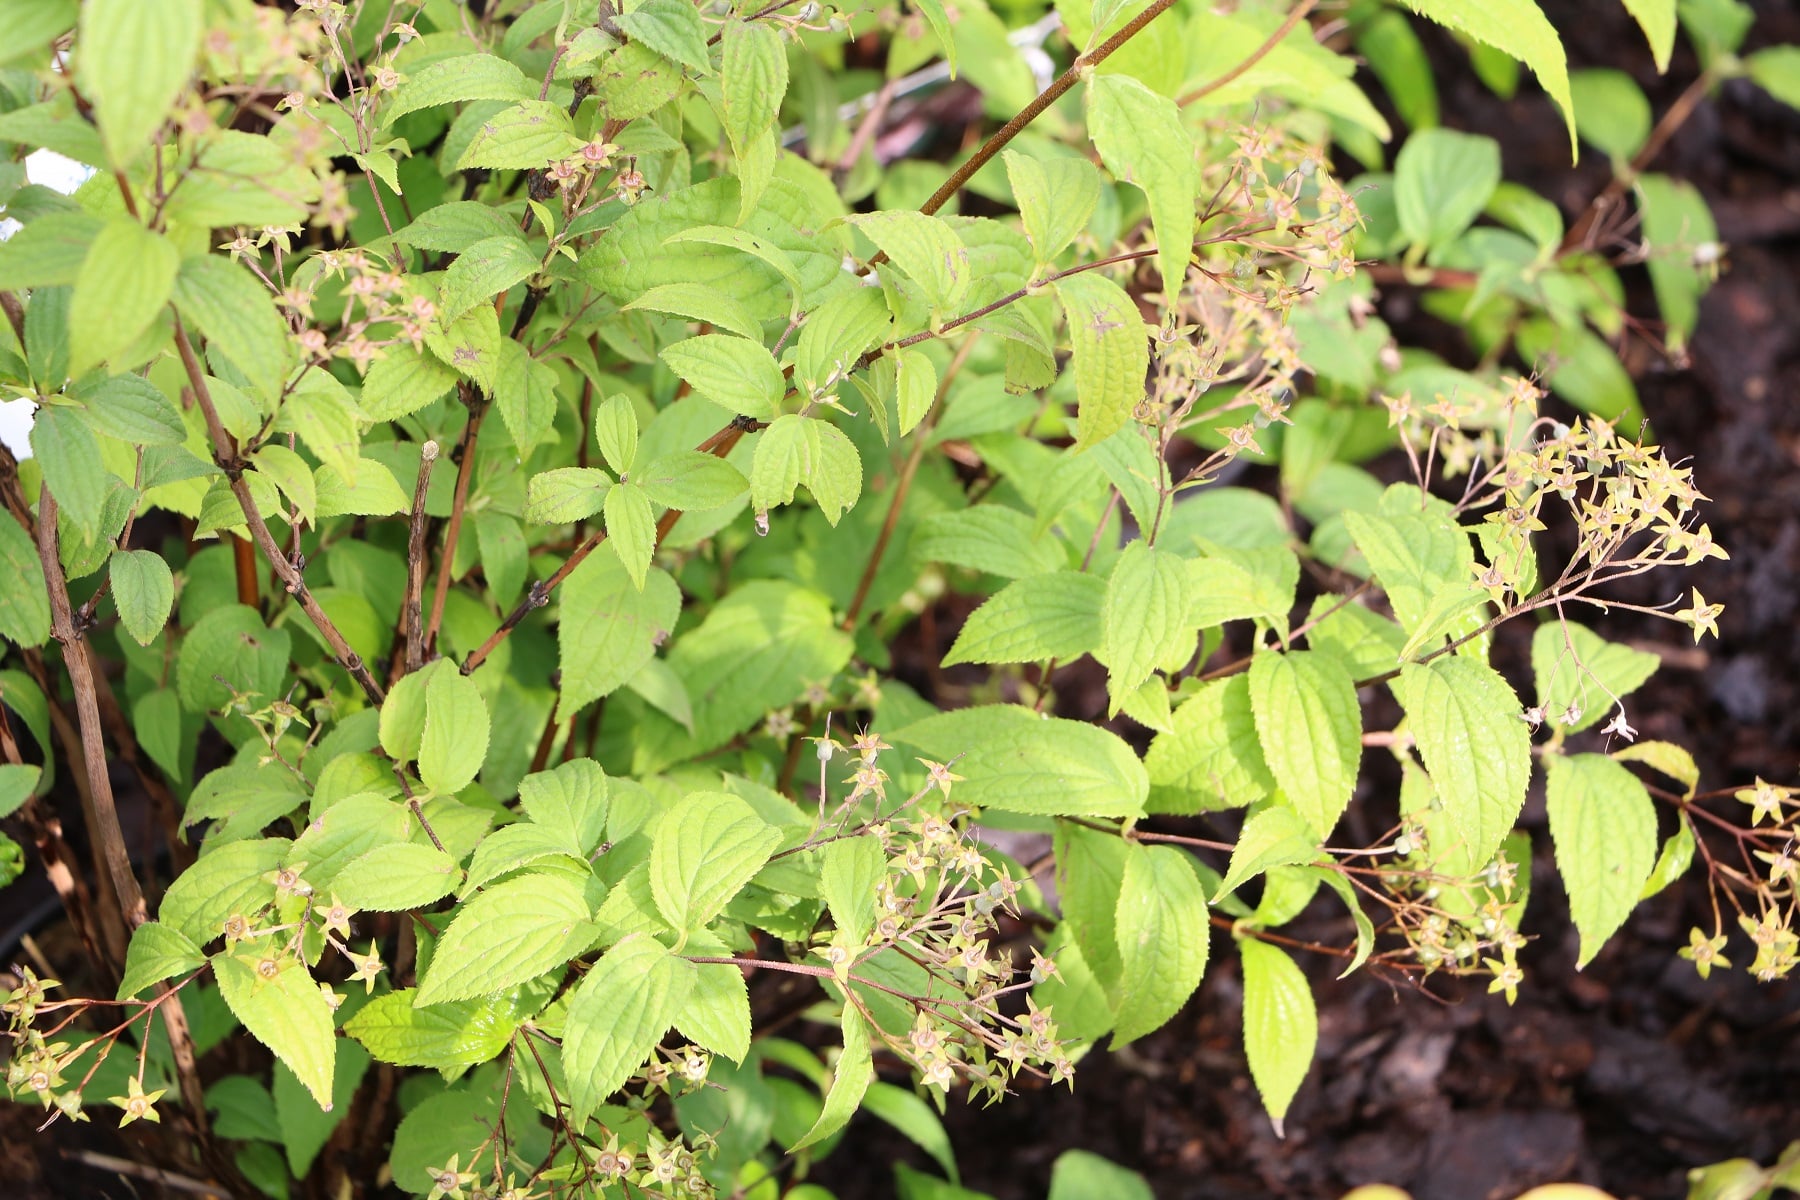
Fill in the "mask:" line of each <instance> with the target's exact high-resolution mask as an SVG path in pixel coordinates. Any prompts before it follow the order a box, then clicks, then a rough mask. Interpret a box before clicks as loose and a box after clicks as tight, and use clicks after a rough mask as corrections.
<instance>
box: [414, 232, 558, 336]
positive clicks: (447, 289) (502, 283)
mask: <svg viewBox="0 0 1800 1200" xmlns="http://www.w3.org/2000/svg"><path fill="white" fill-rule="evenodd" d="M537 269H538V260H537V256H536V255H535V254H533V253H532V252H531V250H530V249H529V248H528V247H527V246H526V245H525V243H524V242H522V241H520V240H519V239H518V238H516V237H514V236H512V235H511V234H502V235H500V236H498V237H491V238H483V239H482V240H481V241H479V242H476V243H475V244H474V245H473V246H469V247H467V248H466V249H464V250H463V252H462V253H461V254H458V255H457V256H456V261H455V262H453V263H451V264H450V269H449V270H448V271H445V272H444V277H443V280H442V282H441V283H440V285H439V291H438V318H439V319H440V320H442V321H445V322H450V321H454V320H456V318H458V317H460V316H462V315H463V314H464V313H466V312H468V311H469V310H470V309H471V308H474V307H475V306H476V305H477V304H486V303H489V302H491V301H492V300H493V298H494V297H495V296H498V295H500V294H501V293H502V292H505V291H506V290H507V289H508V288H511V287H512V286H513V285H515V284H518V283H522V282H524V280H525V279H527V278H528V277H530V276H531V275H532V274H534V273H535V272H536V271H537Z"/></svg>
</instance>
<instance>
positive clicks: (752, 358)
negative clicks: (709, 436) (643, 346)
mask: <svg viewBox="0 0 1800 1200" xmlns="http://www.w3.org/2000/svg"><path fill="white" fill-rule="evenodd" d="M660 357H661V358H662V360H663V361H664V362H665V363H667V364H668V365H669V370H671V371H673V372H675V374H676V375H677V376H678V377H680V378H681V379H682V380H683V381H685V382H686V383H687V384H689V385H690V386H691V387H692V388H693V389H694V390H695V391H696V392H698V393H700V394H701V395H702V396H705V397H706V398H707V399H708V400H711V401H712V402H713V403H715V404H717V405H719V406H720V407H722V408H725V409H728V410H730V411H731V412H734V413H741V414H743V415H744V416H746V417H754V418H755V419H756V420H758V421H773V420H774V419H775V418H776V416H777V415H779V412H780V404H781V397H782V396H783V394H785V393H786V391H787V381H786V380H784V379H783V378H782V376H781V367H780V366H779V365H777V364H776V362H775V356H774V355H773V354H770V353H769V352H768V350H767V349H766V348H764V347H763V345H762V344H761V343H760V342H753V341H750V340H749V339H747V338H741V337H733V336H731V335H729V334H722V333H709V334H703V335H702V336H700V337H693V338H688V339H687V340H686V341H682V342H676V343H674V344H673V345H669V346H664V347H663V348H662V351H661V355H660Z"/></svg>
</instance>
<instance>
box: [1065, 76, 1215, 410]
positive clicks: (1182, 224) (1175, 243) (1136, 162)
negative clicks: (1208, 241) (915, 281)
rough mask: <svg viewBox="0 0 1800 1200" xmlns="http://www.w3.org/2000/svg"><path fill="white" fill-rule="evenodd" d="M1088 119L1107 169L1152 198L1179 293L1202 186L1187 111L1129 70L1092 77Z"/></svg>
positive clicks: (1167, 281)
mask: <svg viewBox="0 0 1800 1200" xmlns="http://www.w3.org/2000/svg"><path fill="white" fill-rule="evenodd" d="M1087 120H1088V133H1089V136H1090V137H1092V138H1093V140H1094V147H1095V149H1097V150H1099V151H1100V161H1101V162H1103V163H1105V164H1106V169H1107V170H1109V171H1111V172H1112V173H1113V177H1114V178H1116V179H1120V180H1123V181H1124V182H1127V183H1130V184H1133V185H1135V186H1136V187H1138V188H1139V189H1140V190H1142V191H1143V193H1144V197H1145V199H1146V200H1148V201H1149V202H1150V223H1151V225H1152V227H1153V228H1154V230H1155V233H1156V246H1157V255H1156V261H1157V266H1158V268H1159V269H1160V270H1161V272H1162V281H1163V295H1165V296H1177V295H1180V294H1181V291H1182V289H1183V287H1184V286H1185V281H1186V279H1187V268H1188V260H1189V259H1191V258H1192V257H1193V242H1194V205H1195V202H1196V200H1197V193H1198V192H1199V190H1200V166H1199V164H1198V163H1197V162H1196V161H1195V159H1194V139H1193V138H1192V137H1191V136H1190V135H1189V134H1188V131H1187V127H1186V126H1185V125H1183V124H1182V120H1181V112H1180V110H1178V109H1177V108H1176V107H1175V102H1174V101H1173V100H1171V99H1170V98H1169V97H1167V96H1159V95H1157V94H1156V93H1155V92H1153V91H1151V90H1150V89H1149V88H1147V87H1145V86H1144V85H1143V84H1141V83H1139V82H1138V81H1137V80H1135V79H1133V78H1132V77H1131V76H1129V75H1112V74H1094V75H1090V76H1089V77H1088V92H1087ZM1084 223H1085V222H1084ZM1059 290H1060V289H1059ZM1073 324H1074V319H1073V318H1071V319H1070V325H1071V326H1072V325H1073ZM1098 440H1099V439H1098V438H1091V439H1090V438H1087V437H1083V438H1082V439H1081V441H1082V442H1084V443H1085V442H1089V441H1098Z"/></svg>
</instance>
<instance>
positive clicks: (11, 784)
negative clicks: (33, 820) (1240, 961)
mask: <svg viewBox="0 0 1800 1200" xmlns="http://www.w3.org/2000/svg"><path fill="white" fill-rule="evenodd" d="M43 777H44V769H43V768H42V767H40V766H38V765H37V764H36V763H0V817H10V816H12V815H13V814H14V813H16V812H18V811H19V810H20V809H21V808H24V807H25V804H26V802H27V801H29V800H30V799H31V797H32V793H33V792H35V791H36V790H37V787H38V783H39V781H40V780H42V779H43Z"/></svg>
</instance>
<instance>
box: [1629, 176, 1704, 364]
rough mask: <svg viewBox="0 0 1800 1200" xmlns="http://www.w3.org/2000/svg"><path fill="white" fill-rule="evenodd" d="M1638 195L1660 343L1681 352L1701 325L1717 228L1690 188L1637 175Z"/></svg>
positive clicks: (1697, 193)
mask: <svg viewBox="0 0 1800 1200" xmlns="http://www.w3.org/2000/svg"><path fill="white" fill-rule="evenodd" d="M1637 191H1638V208H1639V212H1640V213H1641V215H1642V217H1643V225H1642V227H1641V229H1640V232H1641V234H1642V235H1643V239H1644V244H1645V246H1646V248H1647V250H1648V252H1649V258H1648V259H1647V260H1646V262H1645V264H1644V265H1645V267H1646V268H1647V269H1648V270H1649V272H1650V286H1651V287H1652V288H1654V289H1655V291H1656V307H1657V309H1658V311H1660V312H1661V313H1662V318H1663V326H1664V329H1665V338H1664V340H1665V341H1666V342H1667V343H1668V345H1669V346H1671V347H1680V346H1685V345H1686V344H1687V340H1688V338H1689V337H1691V336H1692V335H1693V332H1694V327H1695V326H1696V325H1697V324H1699V322H1700V297H1701V296H1703V295H1705V294H1706V290H1707V288H1709V287H1710V286H1711V281H1712V275H1713V271H1714V270H1715V269H1716V268H1715V266H1714V264H1713V262H1712V261H1709V256H1710V257H1711V258H1712V259H1716V257H1717V255H1718V253H1719V227H1718V225H1717V224H1715V223H1714V221H1713V215H1712V210H1711V209H1710V208H1709V207H1707V204H1706V200H1705V198H1704V197H1703V196H1701V195H1700V191H1699V189H1698V188H1696V187H1694V185H1693V184H1691V183H1688V182H1686V181H1684V180H1679V179H1671V178H1670V177H1669V176H1667V175H1640V176H1638V179H1637Z"/></svg>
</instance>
